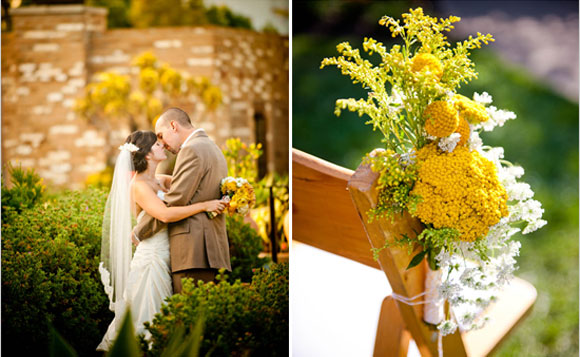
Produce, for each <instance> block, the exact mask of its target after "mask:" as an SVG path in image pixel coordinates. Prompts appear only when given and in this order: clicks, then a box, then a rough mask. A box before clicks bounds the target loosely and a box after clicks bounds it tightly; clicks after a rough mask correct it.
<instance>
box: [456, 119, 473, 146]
mask: <svg viewBox="0 0 580 357" xmlns="http://www.w3.org/2000/svg"><path fill="white" fill-rule="evenodd" d="M455 132H456V133H459V135H461V139H459V142H458V143H457V146H464V145H465V144H466V143H467V140H469V136H470V135H471V129H469V123H467V121H466V120H465V119H464V118H463V115H459V125H458V126H457V129H456V130H455Z"/></svg>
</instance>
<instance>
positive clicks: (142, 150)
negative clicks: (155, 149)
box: [125, 130, 157, 172]
mask: <svg viewBox="0 0 580 357" xmlns="http://www.w3.org/2000/svg"><path fill="white" fill-rule="evenodd" d="M156 142H157V135H155V133H154V132H152V131H148V130H137V131H134V132H133V133H132V134H131V135H129V136H128V137H127V140H125V143H131V144H133V145H135V146H137V147H138V148H139V150H138V151H135V152H132V153H131V158H132V159H133V167H134V168H135V171H137V172H143V171H145V170H147V160H146V159H145V156H147V154H149V152H150V151H151V147H152V146H153V144H155V143H156Z"/></svg>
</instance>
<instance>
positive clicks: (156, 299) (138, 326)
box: [97, 191, 173, 351]
mask: <svg viewBox="0 0 580 357" xmlns="http://www.w3.org/2000/svg"><path fill="white" fill-rule="evenodd" d="M158 196H160V198H163V191H159V192H158ZM144 214H145V211H142V212H141V213H140V214H139V216H138V217H137V221H139V220H140V219H141V218H142V217H143V215H144ZM172 294H173V286H172V281H171V269H170V260H169V236H168V234H167V229H163V230H161V231H159V232H157V233H156V234H155V235H154V236H152V237H150V238H147V239H144V240H143V241H141V242H140V243H139V245H137V248H136V249H135V253H134V254H133V259H132V260H131V268H130V270H129V277H128V279H127V286H126V288H125V291H124V293H123V298H124V300H125V301H126V303H127V306H130V308H131V316H132V318H133V328H134V329H135V333H136V334H140V333H144V334H145V338H146V339H147V340H149V338H150V337H151V334H150V333H149V331H147V330H145V327H144V326H143V323H145V322H146V321H152V320H153V317H154V316H155V314H157V313H158V312H160V311H161V305H162V304H163V301H164V300H165V299H166V298H167V297H168V296H171V295H172ZM117 318H119V317H118V316H116V317H115V319H114V320H113V322H111V324H110V325H109V328H108V329H107V332H106V333H105V336H104V337H103V340H102V341H101V343H100V344H99V346H98V347H97V350H98V351H108V350H109V349H110V347H111V345H112V343H113V341H114V340H115V339H116V338H117V334H118V333H119V331H117V328H118V327H117V321H116V319H117ZM120 318H122V317H120ZM119 328H120V326H119Z"/></svg>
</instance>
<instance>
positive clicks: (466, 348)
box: [292, 149, 536, 356]
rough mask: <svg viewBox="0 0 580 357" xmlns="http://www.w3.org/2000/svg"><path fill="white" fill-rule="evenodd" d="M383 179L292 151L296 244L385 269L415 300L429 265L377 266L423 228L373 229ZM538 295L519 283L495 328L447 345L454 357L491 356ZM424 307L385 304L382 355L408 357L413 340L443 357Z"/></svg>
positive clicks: (380, 224) (498, 309)
mask: <svg viewBox="0 0 580 357" xmlns="http://www.w3.org/2000/svg"><path fill="white" fill-rule="evenodd" d="M376 179H377V174H376V173H374V172H372V171H371V170H370V168H369V167H368V166H364V165H361V166H359V168H358V169H357V170H356V171H352V170H348V169H345V168H343V167H340V166H337V165H334V164H332V163H329V162H327V161H324V160H321V159H319V158H317V157H315V156H312V155H309V154H306V153H304V152H302V151H300V150H296V149H293V150H292V239H296V240H297V241H300V242H303V243H306V244H309V245H312V246H314V247H317V248H319V249H323V250H325V251H328V252H331V253H334V254H338V255H340V256H343V257H346V258H349V259H352V260H355V261H357V262H360V263H362V264H365V265H368V266H370V267H373V268H377V269H382V270H383V271H384V272H385V275H386V276H387V278H388V280H389V283H390V285H391V288H392V290H393V292H395V293H396V294H398V295H401V296H405V297H413V296H415V295H417V294H419V293H421V292H422V291H424V280H425V269H426V264H425V263H424V262H423V264H420V265H418V266H416V267H415V268H412V269H409V270H406V267H407V266H408V264H409V262H410V260H411V259H412V257H413V256H414V255H415V254H416V253H417V252H418V250H417V251H416V252H414V253H413V254H408V252H407V250H406V249H400V248H396V247H390V248H387V249H383V250H382V251H381V252H380V253H379V256H378V262H377V261H375V260H374V259H373V255H372V253H371V248H380V247H382V246H383V245H384V243H385V241H390V242H392V241H393V240H394V239H395V238H397V237H400V235H401V234H407V235H409V236H410V237H412V236H415V235H416V234H418V233H419V232H420V231H421V229H422V226H421V223H420V222H419V221H418V220H417V219H415V218H413V217H411V216H410V215H408V214H404V215H403V216H402V217H397V218H396V219H395V220H394V221H390V220H387V219H380V220H374V221H373V222H369V220H368V216H367V212H368V210H369V208H371V207H374V206H375V205H376V197H377V192H376ZM535 299H536V291H535V289H534V287H533V286H532V285H531V284H529V283H527V282H525V281H523V280H521V279H518V278H515V279H514V282H513V283H512V284H511V286H510V287H508V288H507V289H506V290H505V291H504V292H503V293H502V294H501V295H500V297H499V298H498V302H497V303H495V304H493V305H492V306H491V307H490V308H489V309H488V310H487V311H486V313H487V315H488V316H490V317H491V318H492V320H494V318H495V322H493V323H491V324H488V325H487V327H485V328H483V329H481V330H476V331H471V332H467V333H466V332H460V331H459V330H457V331H456V332H455V333H454V334H453V335H449V336H445V338H443V351H444V354H445V355H447V356H486V355H488V354H489V353H491V352H492V351H493V350H494V349H495V348H496V346H497V345H498V344H499V342H500V341H501V340H503V339H504V338H505V336H506V335H507V334H508V333H509V331H511V329H513V328H514V327H515V326H516V325H517V323H518V322H519V321H521V320H522V319H523V317H524V316H525V315H526V314H527V313H528V312H529V311H530V309H531V307H532V305H533V303H534V301H535ZM422 317H423V305H415V306H410V305H407V304H404V303H401V302H399V301H396V300H394V299H393V298H392V297H390V296H389V297H386V298H385V300H384V302H383V306H382V311H381V315H380V321H379V326H378V329H377V339H376V341H375V355H377V356H381V355H396V356H399V355H400V356H406V353H407V346H408V342H409V335H410V336H411V337H412V338H413V339H414V340H415V343H416V344H417V347H418V349H419V351H420V353H421V355H422V356H437V331H436V330H433V329H432V328H430V327H428V325H427V324H425V323H424V322H423V320H422Z"/></svg>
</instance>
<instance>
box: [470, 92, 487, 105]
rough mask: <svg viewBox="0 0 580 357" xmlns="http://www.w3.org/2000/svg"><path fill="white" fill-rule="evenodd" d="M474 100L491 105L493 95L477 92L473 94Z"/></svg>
mask: <svg viewBox="0 0 580 357" xmlns="http://www.w3.org/2000/svg"><path fill="white" fill-rule="evenodd" d="M473 100H474V101H476V102H477V103H479V104H482V105H485V104H491V102H492V98H491V95H489V94H488V93H487V92H483V93H481V94H479V93H477V92H476V93H473Z"/></svg>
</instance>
